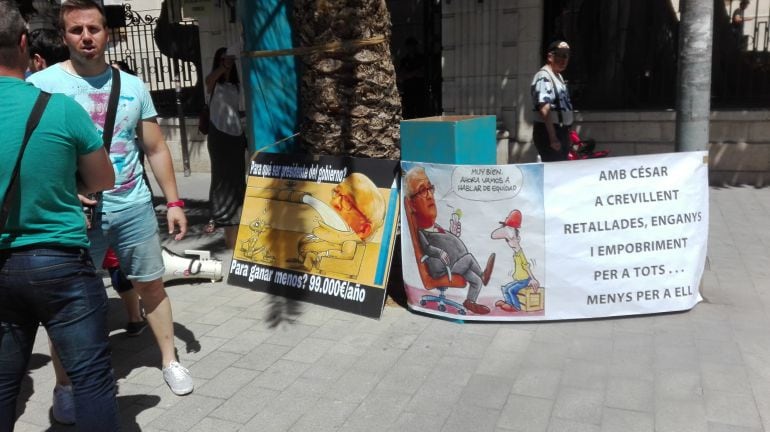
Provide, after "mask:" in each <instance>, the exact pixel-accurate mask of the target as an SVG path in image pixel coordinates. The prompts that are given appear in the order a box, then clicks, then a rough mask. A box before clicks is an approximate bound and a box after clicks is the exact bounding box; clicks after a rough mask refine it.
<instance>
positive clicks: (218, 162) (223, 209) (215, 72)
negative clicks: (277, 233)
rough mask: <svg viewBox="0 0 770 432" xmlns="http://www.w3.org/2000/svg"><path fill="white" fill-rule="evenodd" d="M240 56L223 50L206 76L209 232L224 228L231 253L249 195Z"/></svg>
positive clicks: (207, 227) (217, 55) (220, 49)
mask: <svg viewBox="0 0 770 432" xmlns="http://www.w3.org/2000/svg"><path fill="white" fill-rule="evenodd" d="M236 54H237V53H236V52H235V51H234V50H233V49H232V48H224V47H222V48H219V49H218V50H217V51H216V52H215V53H214V62H213V65H212V68H211V73H209V74H208V76H206V91H207V93H208V94H209V95H210V98H211V99H210V101H209V116H210V117H209V134H208V150H209V159H210V160H211V186H210V188H209V203H210V204H211V220H209V223H208V225H207V226H206V229H205V231H206V232H207V233H212V232H214V230H215V229H216V228H217V227H224V235H225V246H226V247H227V248H228V249H233V248H234V247H235V240H236V237H237V236H238V225H239V223H240V208H241V205H242V203H243V194H244V193H245V192H246V157H245V155H246V153H245V151H246V136H245V135H244V133H243V127H242V125H241V117H240V113H239V110H238V106H239V103H240V99H241V96H240V81H239V80H238V71H237V70H236V69H237V68H236V67H235V56H236Z"/></svg>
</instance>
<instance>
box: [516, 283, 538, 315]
mask: <svg viewBox="0 0 770 432" xmlns="http://www.w3.org/2000/svg"><path fill="white" fill-rule="evenodd" d="M517 297H518V298H519V303H521V310H522V312H539V311H542V310H544V309H545V289H544V288H542V287H540V288H539V289H538V290H537V292H535V290H533V289H532V287H526V288H523V289H522V290H521V291H519V293H518V295H517Z"/></svg>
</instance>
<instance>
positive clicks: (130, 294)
mask: <svg viewBox="0 0 770 432" xmlns="http://www.w3.org/2000/svg"><path fill="white" fill-rule="evenodd" d="M118 295H119V296H120V299H121V300H123V307H125V308H126V314H127V315H128V322H134V323H135V322H140V321H142V307H141V305H140V304H139V294H137V293H136V289H131V290H128V291H123V292H120V293H118Z"/></svg>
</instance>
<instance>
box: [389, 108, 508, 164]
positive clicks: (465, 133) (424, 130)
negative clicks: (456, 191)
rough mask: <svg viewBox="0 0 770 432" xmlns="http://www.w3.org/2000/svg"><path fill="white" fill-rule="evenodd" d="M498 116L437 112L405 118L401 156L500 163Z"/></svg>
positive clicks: (402, 157) (432, 159)
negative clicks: (431, 114)
mask: <svg viewBox="0 0 770 432" xmlns="http://www.w3.org/2000/svg"><path fill="white" fill-rule="evenodd" d="M496 124H497V120H496V117H495V116H493V115H488V116H472V115H466V116H437V117H423V118H418V119H412V120H402V121H401V160H405V161H414V162H431V163H444V164H458V165H495V164H496V163H497V139H496V133H497V132H496V129H495V128H496Z"/></svg>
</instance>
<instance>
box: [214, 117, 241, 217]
mask: <svg viewBox="0 0 770 432" xmlns="http://www.w3.org/2000/svg"><path fill="white" fill-rule="evenodd" d="M208 150H209V159H210V160H211V188H210V189H209V203H210V204H211V218H212V219H214V223H215V224H216V226H230V225H238V222H239V219H240V208H241V205H242V204H243V194H244V193H245V192H246V153H245V151H246V137H245V136H244V135H241V136H233V135H229V134H226V133H224V132H222V131H220V130H219V129H217V128H216V127H215V126H214V125H213V124H211V125H210V126H209V138H208Z"/></svg>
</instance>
